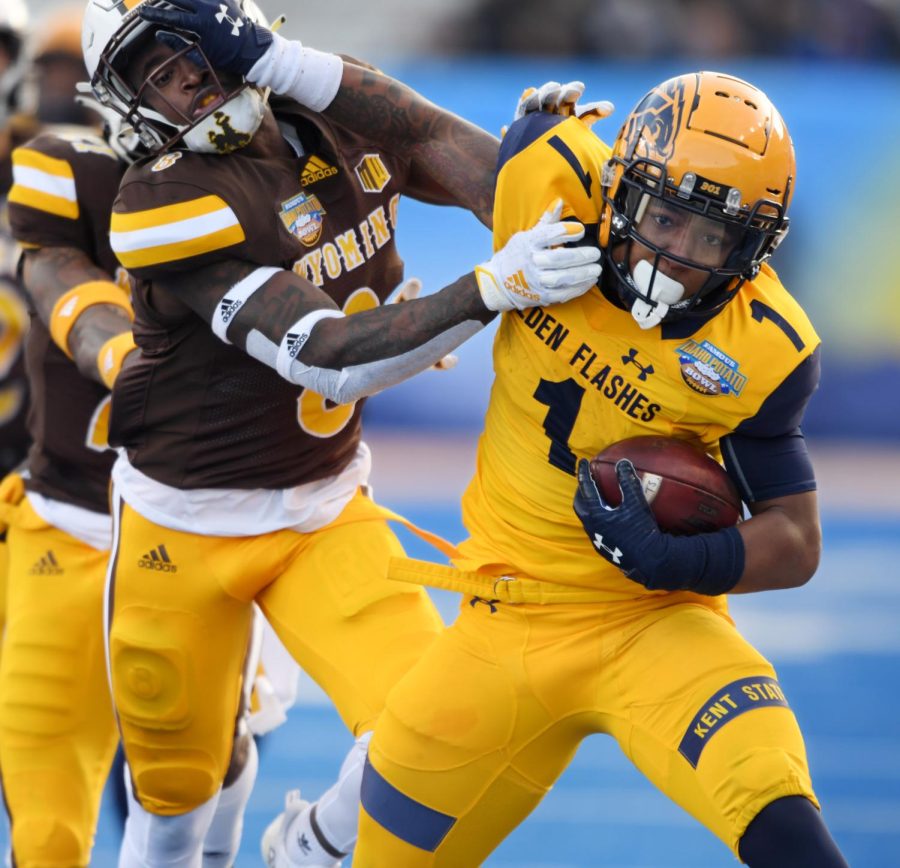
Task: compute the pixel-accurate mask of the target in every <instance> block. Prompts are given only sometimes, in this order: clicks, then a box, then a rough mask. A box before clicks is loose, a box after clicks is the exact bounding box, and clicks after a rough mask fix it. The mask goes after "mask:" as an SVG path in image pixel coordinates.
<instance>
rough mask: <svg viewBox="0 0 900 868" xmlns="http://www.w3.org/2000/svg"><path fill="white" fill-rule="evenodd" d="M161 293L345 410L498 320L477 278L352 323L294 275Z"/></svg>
mask: <svg viewBox="0 0 900 868" xmlns="http://www.w3.org/2000/svg"><path fill="white" fill-rule="evenodd" d="M159 291H161V293H160V292H159ZM154 292H156V293H157V298H159V295H160V294H165V295H166V296H174V297H177V298H178V299H179V300H181V301H183V302H185V303H187V304H188V305H189V306H190V307H191V308H192V309H193V310H194V311H195V312H196V313H197V314H199V315H200V316H201V317H202V318H203V319H205V320H206V321H207V322H210V323H211V325H212V328H213V331H214V332H215V333H216V334H217V335H218V336H219V337H220V338H222V339H223V340H226V341H228V342H229V343H232V344H234V345H235V346H237V347H240V348H241V349H243V350H244V351H245V352H246V353H247V354H248V355H250V356H253V357H254V358H256V359H258V360H259V361H261V362H263V363H264V364H266V365H268V366H270V367H272V368H275V370H277V371H278V373H279V374H281V376H283V377H284V378H285V379H287V380H290V381H291V382H294V383H296V384H297V385H300V386H303V387H305V388H310V389H312V390H314V391H316V392H318V393H319V394H321V395H323V396H325V397H326V398H329V399H330V400H332V401H335V402H337V403H349V402H352V401H355V400H358V399H359V398H361V397H364V396H366V395H370V394H374V393H375V392H378V391H381V390H382V389H385V388H387V387H388V386H391V385H394V384H396V383H399V382H401V381H402V380H405V379H407V378H408V377H411V376H412V375H413V374H416V373H418V372H420V371H423V370H425V369H426V368H428V367H430V366H431V365H433V364H434V363H435V362H437V361H439V360H440V359H442V358H443V357H444V356H445V355H446V354H447V353H449V352H450V351H451V350H453V349H455V348H456V347H457V346H459V344H461V343H462V342H463V341H465V340H466V339H467V338H469V337H470V336H471V335H473V334H475V333H476V332H477V331H479V330H480V329H481V328H483V326H484V325H485V324H486V323H487V322H489V321H490V320H491V319H492V318H493V317H494V316H495V313H494V312H493V311H490V310H488V309H487V308H486V307H485V303H484V301H483V300H482V296H481V293H480V292H479V289H478V285H477V283H476V279H475V275H474V274H473V273H472V272H470V273H468V274H467V275H465V276H463V277H461V278H460V279H459V280H457V281H455V282H454V283H452V284H450V285H449V286H447V287H445V288H444V289H442V290H440V291H438V292H436V293H434V294H433V295H429V296H426V297H425V298H422V299H414V300H411V301H408V302H404V303H403V304H391V305H384V306H381V307H378V308H375V309H374V310H368V311H363V312H360V313H356V314H353V315H352V316H344V314H343V313H341V311H340V310H338V308H337V306H336V305H335V303H334V301H332V299H331V298H330V297H329V296H328V295H326V294H325V293H324V292H322V290H320V289H319V288H318V287H316V286H315V285H314V284H312V283H310V282H309V281H307V280H305V279H304V278H302V277H300V276H298V275H296V274H294V273H293V272H292V271H287V270H282V269H272V268H259V267H258V266H256V265H253V264H251V263H247V262H244V261H240V260H228V261H224V262H218V263H215V264H213V265H210V266H207V267H205V268H202V269H192V270H191V271H190V273H188V272H187V271H185V272H182V273H179V274H177V275H169V276H167V277H165V278H157V279H156V280H155V281H154ZM160 300H161V299H160Z"/></svg>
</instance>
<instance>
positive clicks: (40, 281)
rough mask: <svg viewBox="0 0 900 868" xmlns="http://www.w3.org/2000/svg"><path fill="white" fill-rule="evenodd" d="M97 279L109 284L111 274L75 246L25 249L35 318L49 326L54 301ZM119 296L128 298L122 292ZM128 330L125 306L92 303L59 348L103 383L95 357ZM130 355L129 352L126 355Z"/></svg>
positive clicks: (25, 271) (86, 373) (25, 270)
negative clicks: (35, 313)
mask: <svg viewBox="0 0 900 868" xmlns="http://www.w3.org/2000/svg"><path fill="white" fill-rule="evenodd" d="M94 281H100V282H104V283H109V284H111V283H112V280H111V278H110V275H109V274H108V273H107V272H106V271H104V270H103V269H102V268H100V267H99V266H97V265H95V264H94V263H93V262H92V261H91V260H90V258H89V257H88V256H87V254H85V253H84V251H82V250H79V249H78V248H76V247H41V248H38V249H36V250H26V252H25V255H24V262H23V282H24V284H25V289H26V290H27V292H28V294H29V296H30V297H31V300H32V304H33V305H34V308H35V310H36V312H37V315H38V317H39V318H40V319H41V321H42V322H43V323H44V325H46V326H47V328H48V329H51V333H53V331H54V330H53V329H52V325H51V321H52V318H53V312H54V309H55V308H56V306H57V302H58V301H59V300H60V299H61V298H62V297H63V296H64V295H66V294H67V293H69V292H70V290H72V289H73V288H74V287H77V286H81V285H83V284H87V283H92V282H94ZM121 294H122V299H123V301H125V302H127V300H128V297H127V295H126V293H125V292H124V291H122V293H121ZM130 331H131V319H130V317H129V315H128V313H127V312H126V309H125V308H124V307H122V306H119V305H116V304H93V305H91V306H90V307H86V308H85V309H84V310H83V311H82V312H81V313H80V315H78V316H77V317H76V318H75V319H74V321H73V323H72V325H71V328H70V330H69V332H68V336H67V340H66V346H61V347H60V349H61V350H62V351H63V352H64V353H66V355H68V356H70V357H71V358H72V360H73V361H74V362H75V364H76V366H77V367H78V370H79V372H80V373H81V374H82V375H83V376H85V377H88V378H90V379H92V380H96V381H97V382H98V383H99V382H103V380H102V378H101V376H100V371H99V369H98V361H97V357H98V354H99V353H100V349H101V347H103V346H104V344H106V342H107V341H109V340H110V339H111V338H114V337H116V336H117V335H120V334H123V333H129V332H130ZM129 355H131V354H129Z"/></svg>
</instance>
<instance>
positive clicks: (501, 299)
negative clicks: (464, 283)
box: [475, 199, 600, 311]
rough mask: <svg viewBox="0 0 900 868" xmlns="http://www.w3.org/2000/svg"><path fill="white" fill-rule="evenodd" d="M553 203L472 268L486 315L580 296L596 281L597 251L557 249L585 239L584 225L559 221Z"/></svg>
mask: <svg viewBox="0 0 900 868" xmlns="http://www.w3.org/2000/svg"><path fill="white" fill-rule="evenodd" d="M561 214H562V200H561V199H557V200H556V202H554V203H553V205H551V206H550V208H548V209H547V211H546V212H545V213H544V214H543V216H542V217H541V219H540V220H538V222H537V223H536V224H535V225H534V226H532V227H531V229H526V230H524V231H522V232H517V233H516V234H515V235H513V236H512V237H511V238H510V239H509V240H508V241H507V242H506V244H505V246H504V247H503V248H502V249H500V250H498V251H497V252H496V253H495V254H494V255H493V256H492V257H491V258H490V259H489V260H488V261H487V262H485V263H482V264H481V265H479V266H476V268H475V278H476V280H477V281H478V289H479V291H480V292H481V298H482V300H483V301H484V304H485V307H487V308H488V310H499V311H504V310H525V309H526V308H529V307H545V306H546V305H549V304H559V303H561V302H564V301H569V300H570V299H573V298H577V297H578V296H579V295H583V294H584V293H585V292H587V291H588V290H589V289H590V288H591V287H592V286H594V285H595V284H596V283H597V281H598V280H599V279H600V263H599V261H598V260H599V259H600V250H599V249H598V248H596V247H562V246H559V245H562V244H567V243H569V242H572V241H580V240H581V239H582V238H583V237H584V226H583V225H582V224H581V223H577V222H575V221H571V220H561V219H560V216H561Z"/></svg>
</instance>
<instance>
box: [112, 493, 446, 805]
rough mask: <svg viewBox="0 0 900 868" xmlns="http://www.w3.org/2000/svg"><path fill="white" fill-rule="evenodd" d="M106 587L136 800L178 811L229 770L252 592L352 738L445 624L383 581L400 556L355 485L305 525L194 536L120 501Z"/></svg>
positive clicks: (415, 594)
mask: <svg viewBox="0 0 900 868" xmlns="http://www.w3.org/2000/svg"><path fill="white" fill-rule="evenodd" d="M116 514H117V516H118V521H116V534H115V537H116V541H115V542H114V547H113V566H112V569H111V582H110V588H109V611H110V622H109V624H108V631H109V651H110V666H111V674H112V686H113V694H114V698H115V705H116V711H117V714H118V717H119V725H120V728H121V732H122V738H123V743H124V747H125V755H126V757H127V759H128V764H129V767H130V769H131V774H132V779H133V781H134V783H135V788H136V793H137V795H138V798H139V799H140V801H141V804H142V805H143V806H144V807H145V808H146V809H147V810H148V811H150V812H151V813H155V814H162V815H173V814H181V813H185V812H187V811H190V810H192V809H194V808H196V807H197V806H198V805H200V804H202V803H203V802H205V801H207V800H208V799H209V798H210V797H211V796H212V795H213V794H214V793H215V792H216V791H217V789H218V787H219V785H220V784H221V782H222V778H223V775H224V774H225V770H226V768H227V767H228V762H229V756H230V752H231V744H232V737H233V722H234V718H235V713H236V710H237V707H238V701H239V695H240V691H241V672H242V666H243V662H244V652H245V649H246V647H247V635H248V630H249V628H250V623H251V619H252V608H251V603H252V602H253V601H254V600H255V601H256V602H257V603H258V604H259V606H260V608H261V609H262V610H263V612H264V614H265V615H266V618H267V619H268V621H269V623H270V624H271V625H272V627H273V628H274V629H275V631H276V633H277V634H278V636H279V638H280V639H281V641H282V642H283V643H284V645H285V646H286V647H287V649H288V650H289V651H290V653H291V654H292V656H293V657H294V658H295V659H296V661H297V662H298V663H299V664H300V666H302V668H303V669H304V670H305V671H306V672H307V673H309V675H310V676H312V678H313V679H315V681H316V682H317V683H318V684H319V685H320V686H321V687H322V688H323V690H324V691H325V692H326V693H327V694H328V695H329V696H330V697H331V700H332V701H333V702H334V704H335V706H336V707H337V710H338V712H339V713H340V715H341V717H342V719H343V721H344V723H345V724H346V725H347V727H348V728H349V729H350V730H351V731H352V732H353V733H354V734H355V735H358V734H360V733H362V732H364V731H366V730H369V729H371V728H372V727H373V725H374V722H375V719H376V718H377V717H378V715H379V714H380V713H381V710H382V708H383V707H384V701H385V697H386V695H387V693H388V691H389V690H390V688H391V687H392V686H393V685H394V683H395V682H397V681H398V680H399V679H400V677H401V675H403V674H404V673H405V672H406V671H407V670H408V669H409V668H410V667H411V666H412V665H413V663H414V662H415V661H416V660H418V659H419V658H420V657H421V656H422V654H423V653H424V652H425V649H426V648H427V647H428V646H429V645H430V644H431V642H432V641H433V639H434V637H435V636H436V635H437V634H438V632H439V630H440V629H441V627H442V622H441V620H440V617H439V615H438V614H437V611H436V610H435V608H434V606H433V605H432V603H431V601H430V599H429V597H428V595H427V594H426V593H425V591H424V589H423V588H421V587H416V586H414V585H408V584H403V583H400V582H392V581H389V580H388V579H387V565H388V561H389V559H390V558H391V557H392V556H397V555H400V554H402V547H401V545H400V542H399V540H398V539H397V537H396V536H395V535H394V533H393V532H392V531H391V529H390V528H389V526H388V524H387V522H386V521H385V515H384V512H383V511H382V510H381V508H380V507H378V506H377V505H376V504H374V503H373V502H372V501H371V500H369V499H368V498H366V497H364V496H362V495H361V494H357V495H356V496H355V497H354V498H353V499H352V500H351V501H350V503H349V504H348V505H347V506H346V507H345V509H344V511H343V512H342V513H341V515H340V516H339V517H338V518H337V519H336V520H335V521H333V522H332V523H331V524H329V525H327V526H326V527H324V528H322V529H320V530H318V531H315V532H313V533H306V534H301V533H296V532H294V531H291V530H282V531H276V532H273V533H267V534H262V535H259V536H248V537H210V536H198V535H195V534H191V533H184V532H180V531H176V530H170V529H169V528H165V527H162V526H160V525H157V524H154V523H153V522H151V521H148V520H147V519H145V518H144V517H142V516H141V515H140V514H138V513H137V512H135V511H134V510H133V509H131V508H130V507H129V506H127V505H124V504H123V505H121V506H117V507H116Z"/></svg>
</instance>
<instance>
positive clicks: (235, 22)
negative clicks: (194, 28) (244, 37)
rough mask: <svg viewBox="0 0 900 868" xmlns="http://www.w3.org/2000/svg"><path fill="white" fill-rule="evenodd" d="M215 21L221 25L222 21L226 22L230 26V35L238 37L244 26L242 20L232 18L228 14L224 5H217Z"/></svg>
mask: <svg viewBox="0 0 900 868" xmlns="http://www.w3.org/2000/svg"><path fill="white" fill-rule="evenodd" d="M216 21H218V22H219V24H221V23H222V22H223V21H227V22H228V23H229V24H230V25H231V35H232V36H239V35H240V32H241V28H242V27H243V26H244V19H243V18H232V17H231V16H230V15H229V14H228V7H227V6H226V5H225V4H224V3H220V4H219V11H218V12H217V13H216Z"/></svg>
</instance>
